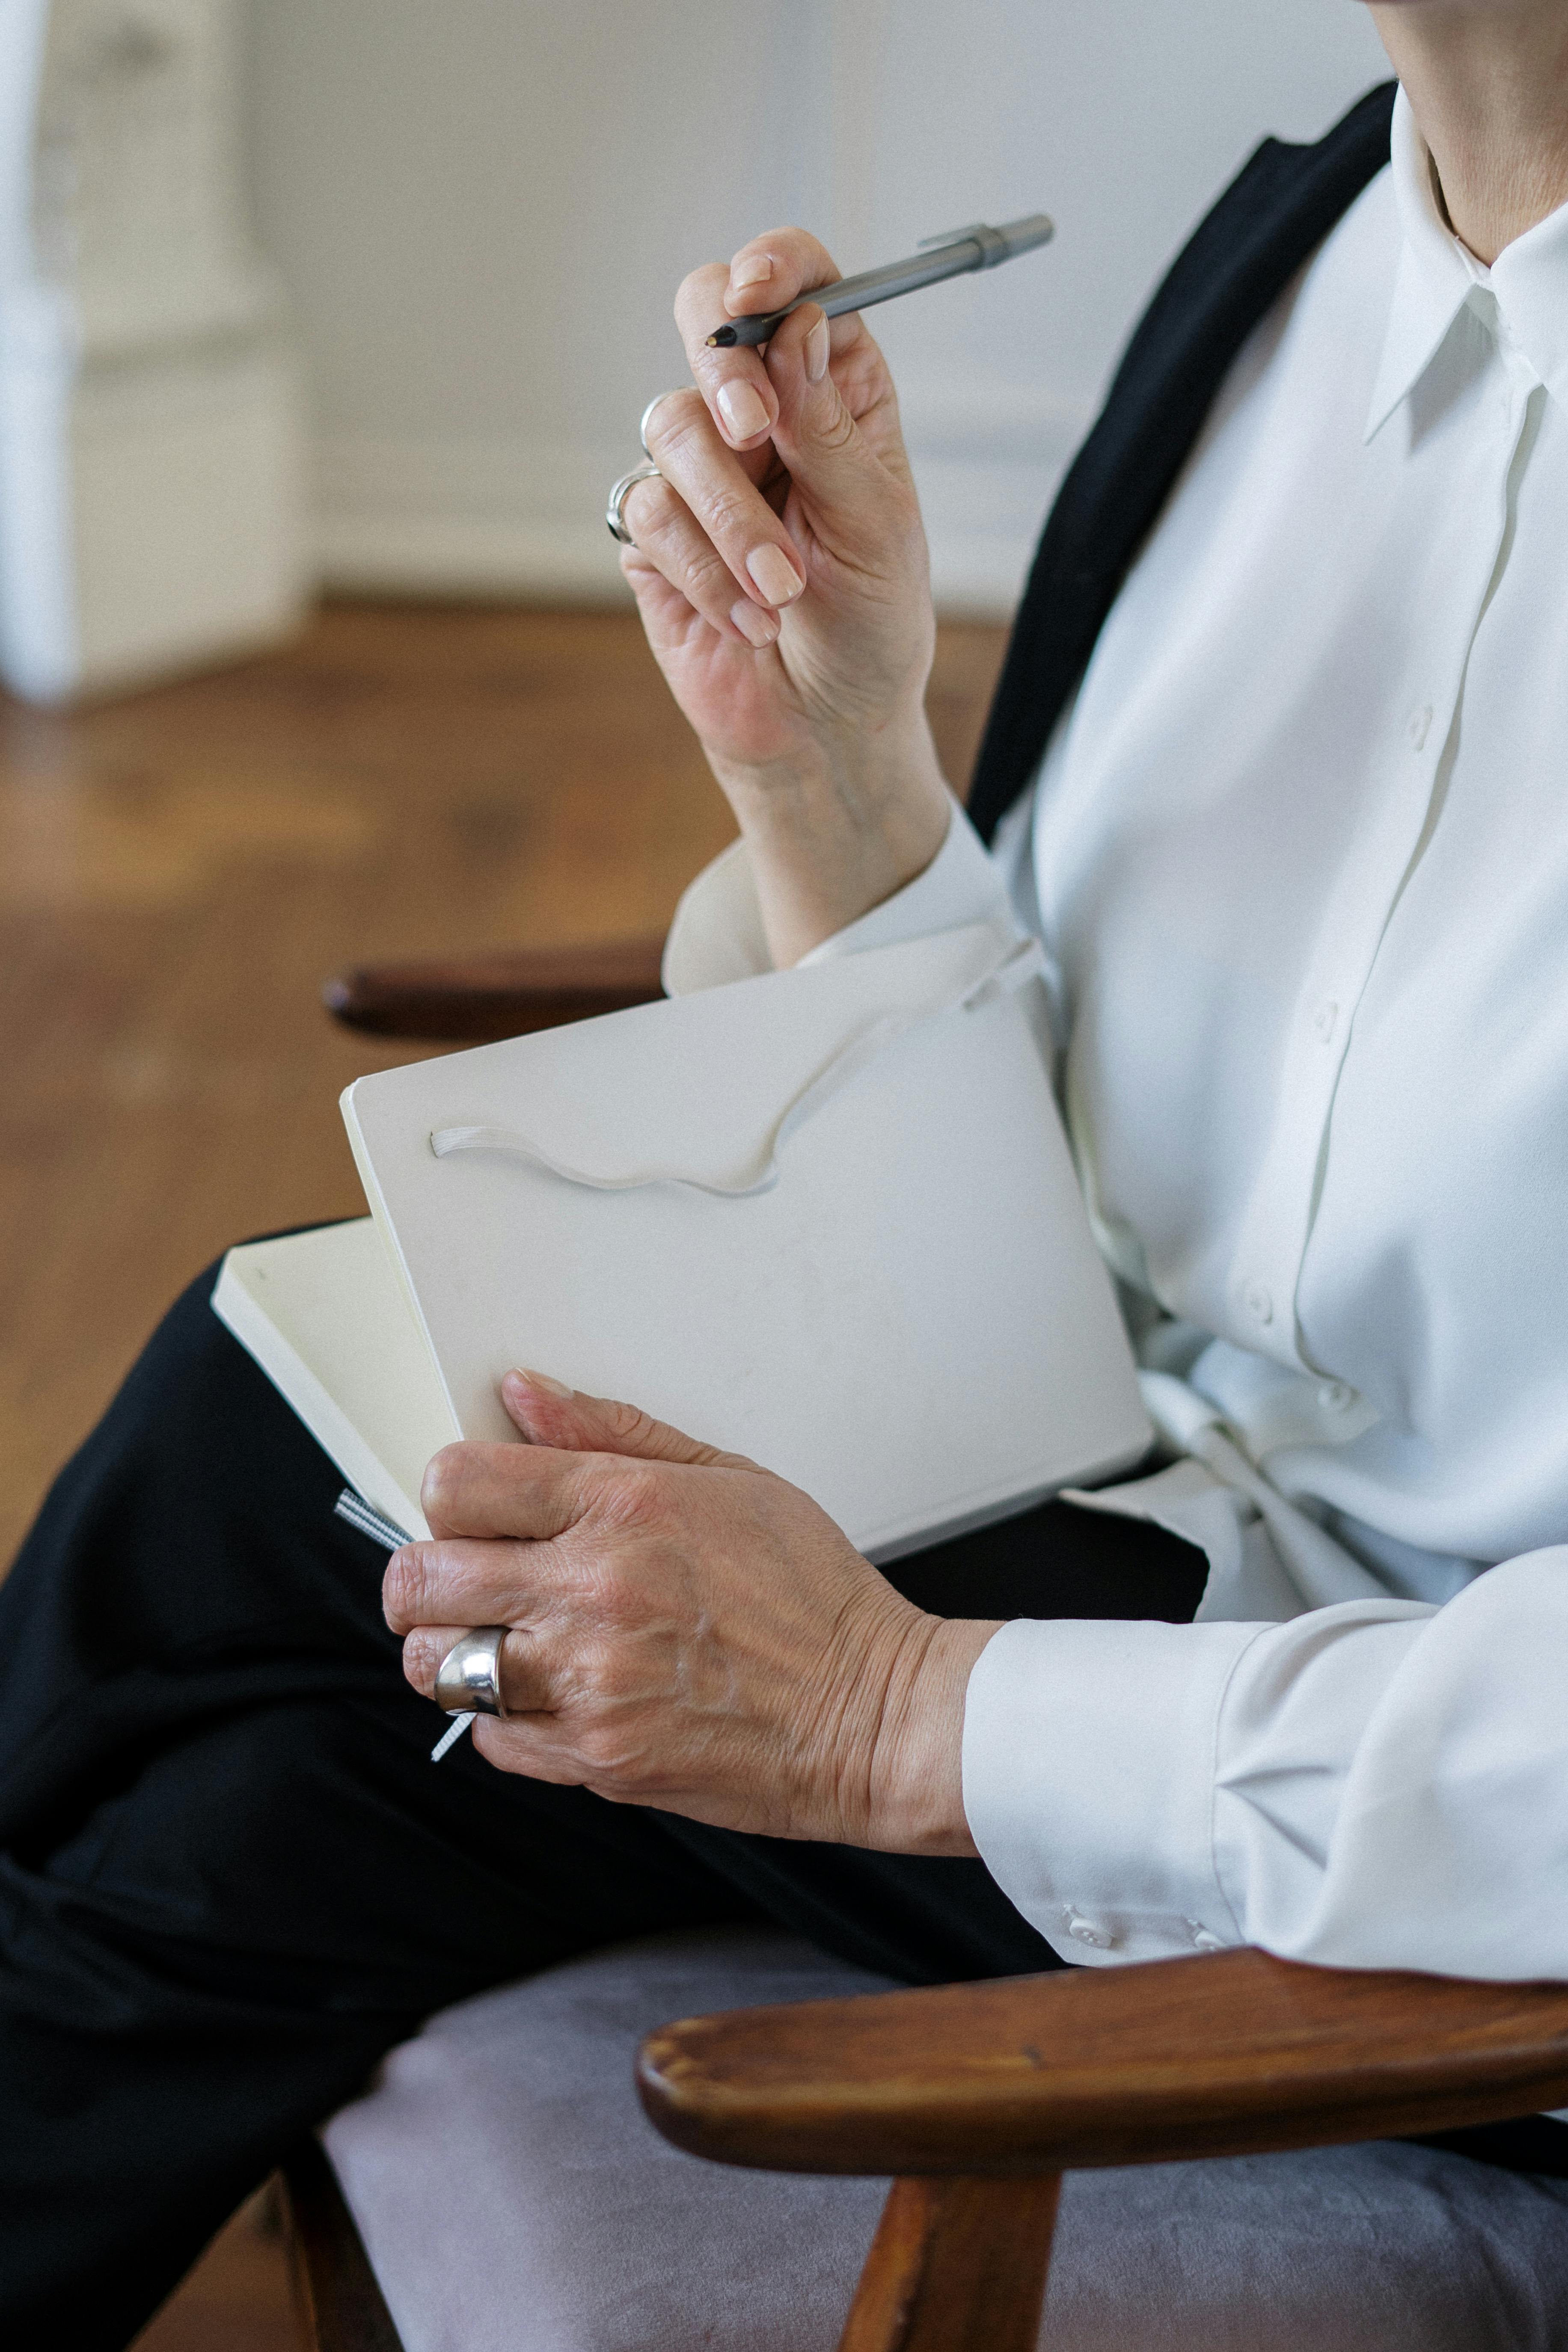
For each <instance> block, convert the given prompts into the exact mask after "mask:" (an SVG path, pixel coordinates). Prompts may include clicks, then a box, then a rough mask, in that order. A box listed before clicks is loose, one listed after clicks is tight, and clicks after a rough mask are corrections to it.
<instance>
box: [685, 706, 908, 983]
mask: <svg viewBox="0 0 1568 2352" xmlns="http://www.w3.org/2000/svg"><path fill="white" fill-rule="evenodd" d="M710 765H711V767H712V769H713V772H714V775H715V776H716V777H717V779H718V781H719V783H720V784H721V787H722V789H723V791H724V793H725V796H726V798H727V799H728V800H729V803H730V805H731V808H732V809H733V811H734V813H735V818H736V822H737V823H738V824H739V825H740V828H741V832H742V835H743V837H744V839H745V841H746V844H747V847H748V849H749V851H750V853H751V862H752V874H753V876H754V877H755V882H756V888H757V897H758V901H759V904H760V906H761V909H762V915H763V928H764V929H765V931H766V933H767V940H768V946H769V950H770V951H771V953H772V955H773V962H774V963H775V965H777V966H779V967H780V968H783V967H784V966H786V965H788V964H793V963H797V962H798V961H800V958H801V957H802V956H803V955H805V954H807V953H808V952H809V951H810V950H811V949H812V948H814V947H816V946H818V945H819V944H820V942H821V941H822V940H826V939H830V938H831V937H832V936H833V934H834V933H835V932H836V931H840V930H842V929H844V928H845V927H846V925H847V924H849V923H852V922H855V921H857V920H858V918H859V917H860V916H862V915H865V914H868V913H869V912H870V910H871V908H873V907H879V906H880V905H881V904H882V902H883V901H884V899H887V898H891V897H892V896H893V895H894V893H895V892H896V891H899V890H901V889H903V888H904V887H905V886H906V885H907V884H908V883H910V882H912V881H913V880H914V879H915V877H916V876H917V875H920V874H922V873H923V872H924V871H925V869H926V867H927V866H929V865H930V864H931V860H932V858H933V857H935V856H936V854H937V852H938V851H939V850H940V849H941V847H942V843H943V841H944V840H945V839H946V837H947V828H948V824H949V823H950V821H951V817H952V798H951V795H950V794H949V792H948V788H947V784H946V782H945V780H944V778H943V776H942V768H941V764H940V762H939V761H938V759H937V756H936V747H935V745H934V743H933V742H932V740H931V729H930V726H929V725H928V723H927V720H926V717H925V712H924V710H923V709H921V710H919V711H917V712H916V713H914V714H913V715H912V716H910V715H909V714H905V715H903V716H901V717H900V719H896V720H893V721H889V723H888V724H886V725H884V726H881V727H876V728H873V727H870V726H868V727H867V728H865V729H864V730H861V731H859V732H858V733H856V734H854V735H849V734H841V735H838V736H836V737H835V738H834V739H833V740H831V741H829V742H826V743H824V742H814V743H813V744H812V745H810V746H809V747H808V748H805V749H804V750H803V751H801V752H800V753H798V754H794V755H791V756H787V757H784V758H781V759H779V760H777V761H772V762H769V763H768V764H766V765H746V766H742V765H741V764H740V763H738V762H734V761H723V760H719V759H714V758H712V757H711V755H710Z"/></svg>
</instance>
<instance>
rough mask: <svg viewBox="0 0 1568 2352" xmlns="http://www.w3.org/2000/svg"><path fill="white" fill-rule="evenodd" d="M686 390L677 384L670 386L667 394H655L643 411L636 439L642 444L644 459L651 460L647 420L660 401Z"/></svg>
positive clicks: (651, 452) (680, 384)
mask: <svg viewBox="0 0 1568 2352" xmlns="http://www.w3.org/2000/svg"><path fill="white" fill-rule="evenodd" d="M686 389H687V387H686V385H685V384H683V383H678V384H672V385H671V386H670V389H669V391H668V392H656V393H655V394H654V396H653V398H652V399H651V400H650V401H649V402H648V404H647V407H646V408H645V409H644V410H643V413H642V420H641V422H640V424H639V425H638V426H637V439H638V440H639V441H640V442H641V443H642V453H643V456H644V457H648V458H651V457H653V451H652V450H651V449H650V448H649V447H648V446H647V427H648V419H649V418H650V417H651V416H652V415H653V412H654V410H655V409H656V408H657V407H658V404H659V402H660V401H661V400H668V399H670V398H671V397H672V395H673V394H675V393H677V392H684V391H685V390H686Z"/></svg>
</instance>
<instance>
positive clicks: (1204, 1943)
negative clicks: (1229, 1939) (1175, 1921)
mask: <svg viewBox="0 0 1568 2352" xmlns="http://www.w3.org/2000/svg"><path fill="white" fill-rule="evenodd" d="M1185 1925H1186V1927H1187V1931H1188V1933H1189V1934H1190V1935H1191V1937H1192V1939H1193V1944H1194V1948H1195V1949H1196V1950H1197V1951H1200V1952H1223V1951H1224V1949H1225V1946H1224V1944H1223V1943H1222V1942H1221V1940H1220V1938H1219V1937H1217V1936H1216V1935H1215V1934H1214V1933H1213V1932H1212V1930H1210V1929H1209V1928H1207V1927H1205V1926H1204V1924H1203V1922H1202V1921H1201V1920H1200V1919H1189V1920H1187V1921H1186V1922H1185Z"/></svg>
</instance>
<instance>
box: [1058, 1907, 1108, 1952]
mask: <svg viewBox="0 0 1568 2352" xmlns="http://www.w3.org/2000/svg"><path fill="white" fill-rule="evenodd" d="M1068 1935H1069V1936H1070V1937H1072V1939H1073V1941H1074V1943H1075V1944H1092V1945H1093V1947H1094V1948H1095V1950H1096V1951H1097V1952H1108V1951H1109V1950H1110V1947H1111V1945H1112V1944H1113V1943H1114V1942H1115V1941H1116V1938H1115V1937H1114V1936H1111V1935H1109V1934H1108V1933H1107V1932H1106V1930H1105V1929H1104V1928H1103V1927H1097V1926H1096V1925H1095V1923H1094V1921H1093V1920H1092V1919H1085V1918H1084V1917H1082V1916H1081V1915H1080V1914H1079V1913H1078V1912H1076V1911H1075V1912H1074V1914H1073V1916H1072V1917H1071V1918H1070V1919H1069V1920H1068Z"/></svg>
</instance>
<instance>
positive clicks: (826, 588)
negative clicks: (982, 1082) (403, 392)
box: [621, 228, 951, 964]
mask: <svg viewBox="0 0 1568 2352" xmlns="http://www.w3.org/2000/svg"><path fill="white" fill-rule="evenodd" d="M837 276H838V272H837V268H835V265H834V263H833V261H832V259H831V257H830V256H829V255H828V254H827V253H826V251H825V250H824V248H823V247H822V246H821V245H820V244H819V243H818V242H817V240H816V238H815V237H814V236H809V235H808V234H807V233H806V232H805V230H802V229H793V228H785V229H777V230H773V231H771V232H770V233H769V234H767V235H766V236H759V237H755V238H753V239H752V242H751V243H750V244H748V245H745V246H742V248H741V250H740V252H739V253H737V254H736V255H735V257H734V258H733V260H732V261H731V263H730V265H729V267H728V268H725V267H724V266H723V265H722V264H717V263H716V264H712V265H710V266H709V267H707V268H701V269H697V270H694V271H693V272H692V273H691V275H690V276H689V278H686V279H685V281H684V282H683V284H682V285H681V287H680V289H679V293H678V295H677V297H676V304H675V315H676V320H677V324H678V325H679V329H680V331H681V335H682V338H683V340H684V342H685V344H686V351H687V357H688V361H689V365H690V368H691V373H692V379H693V381H692V383H691V385H690V386H689V387H686V388H682V389H681V390H679V391H677V392H672V393H670V394H668V395H667V396H666V397H665V398H663V399H661V400H660V401H659V402H658V404H657V406H656V407H655V408H654V410H653V413H652V415H650V416H649V417H648V419H647V426H646V432H647V446H648V449H649V451H650V453H651V455H652V457H653V460H654V462H655V463H656V464H657V466H658V469H659V477H660V478H654V479H650V480H647V481H645V482H640V483H638V484H637V486H636V488H633V489H632V490H631V491H630V492H629V493H628V495H627V497H626V501H625V505H624V509H623V514H624V520H625V524H626V529H627V530H629V531H630V532H631V534H632V538H633V541H634V542H635V544H633V545H631V546H628V547H627V548H626V549H625V551H624V552H623V555H622V559H621V560H622V568H623V570H624V571H625V572H626V578H627V580H628V581H629V582H630V583H631V586H632V588H633V590H634V592H635V593H636V595H637V604H638V608H639V610H640V612H641V614H642V619H643V625H644V627H645V628H646V630H647V636H648V641H649V643H650V645H651V646H652V647H653V650H654V654H655V656H657V658H658V663H659V666H660V667H661V668H662V669H663V671H664V674H665V677H667V679H668V682H669V686H670V688H671V690H672V692H673V693H674V695H675V698H676V699H677V701H678V702H679V705H680V707H681V709H682V710H683V711H684V712H685V713H686V716H687V718H688V719H689V720H690V722H691V724H692V726H693V727H694V728H695V730H696V731H697V734H698V736H699V738H700V740H701V743H702V747H703V750H704V751H705V752H706V754H707V756H708V760H709V763H710V766H711V768H712V770H713V772H714V774H715V776H716V777H717V778H718V781H719V782H720V783H721V786H722V787H723V789H724V792H725V793H726V794H727V796H728V798H729V800H730V803H731V807H732V808H733V809H734V812H735V815H736V819H737V821H738V823H739V824H740V826H741V829H742V833H743V834H744V835H746V837H747V841H748V844H749V846H750V850H751V856H752V872H753V875H754V877H755V880H756V885H757V891H758V897H759V899H760V902H761V906H762V912H763V922H764V925H765V927H766V930H767V935H768V942H769V946H770V949H771V950H772V953H773V959H774V961H775V962H776V963H779V964H786V963H792V962H794V961H797V960H798V959H799V957H801V956H802V955H804V954H805V952H806V951H807V950H808V949H810V948H812V947H814V946H816V944H817V942H818V941H819V940H823V939H825V938H826V937H828V936H829V935H830V934H831V933H832V932H834V931H836V930H837V929H841V928H842V927H843V926H844V925H845V924H846V923H848V922H852V921H853V920H854V919H855V918H856V917H857V916H858V915H860V914H863V913H865V912H866V911H867V910H868V908H871V907H873V906H876V905H878V904H879V902H880V901H881V900H882V899H883V898H888V897H889V896H890V895H891V894H892V893H893V892H894V891H895V890H898V889H900V887H902V886H903V885H904V884H905V883H906V882H908V881H910V880H911V879H912V878H913V877H914V876H915V875H917V874H919V873H920V872H921V871H922V869H923V868H924V867H925V866H927V865H929V864H930V862H931V858H932V857H933V856H935V855H936V852H937V850H938V849H939V848H940V847H941V845H942V839H943V837H944V835H945V833H946V830H947V824H948V821H949V814H950V808H951V803H950V801H949V798H948V794H947V790H946V787H945V784H944V782H943V780H942V772H941V769H940V766H939V764H938V761H937V757H936V751H935V748H934V746H933V744H932V741H931V730H930V728H929V726H928V725H927V722H926V717H925V687H926V680H927V677H928V676H929V674H930V669H931V655H932V651H933V648H934V643H935V626H934V622H933V619H932V614H931V585H930V568H929V564H928V562H927V557H926V545H925V534H924V531H923V530H922V528H921V518H920V508H919V503H918V500H917V499H916V496H915V489H914V484H913V481H912V479H911V477H910V467H909V461H908V459H907V457H906V456H905V453H904V446H903V440H902V436H901V434H900V427H899V412H898V402H897V399H896V397H895V394H894V391H893V384H892V380H891V377H890V376H889V372H888V368H887V363H886V362H885V361H884V359H883V357H882V354H881V352H880V351H879V348H878V346H877V343H876V342H875V341H874V340H873V338H872V336H871V334H870V332H869V331H868V329H867V327H866V325H865V323H864V321H863V320H861V319H860V318H859V316H858V314H853V313H852V314H849V315H847V316H845V317H843V318H839V319H836V320H832V321H831V322H829V320H826V318H825V317H824V316H823V314H822V311H821V310H820V308H818V307H817V306H816V304H814V303H810V302H807V303H805V304H803V305H802V307H801V308H800V309H799V310H795V311H794V312H792V314H791V316H790V317H789V318H788V319H786V320H784V323H783V324H782V325H781V326H780V327H779V329H778V330H777V331H776V333H775V334H774V335H773V340H772V341H771V342H770V343H769V344H768V346H767V349H766V351H765V352H759V351H755V350H747V349H743V348H742V349H731V350H718V349H714V348H711V347H710V344H709V341H708V337H709V335H710V331H711V330H712V327H713V322H714V320H715V319H716V318H719V317H721V316H724V315H728V316H730V317H732V318H733V317H739V316H742V315H747V314H756V313H760V312H772V311H777V310H782V309H783V308H784V306H785V305H786V304H788V303H791V302H794V301H795V300H796V299H798V298H799V296H800V295H801V294H802V293H803V292H805V291H806V290H807V289H810V288H812V287H816V286H823V285H825V284H826V283H828V282H829V281H831V280H832V279H834V278H837Z"/></svg>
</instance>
